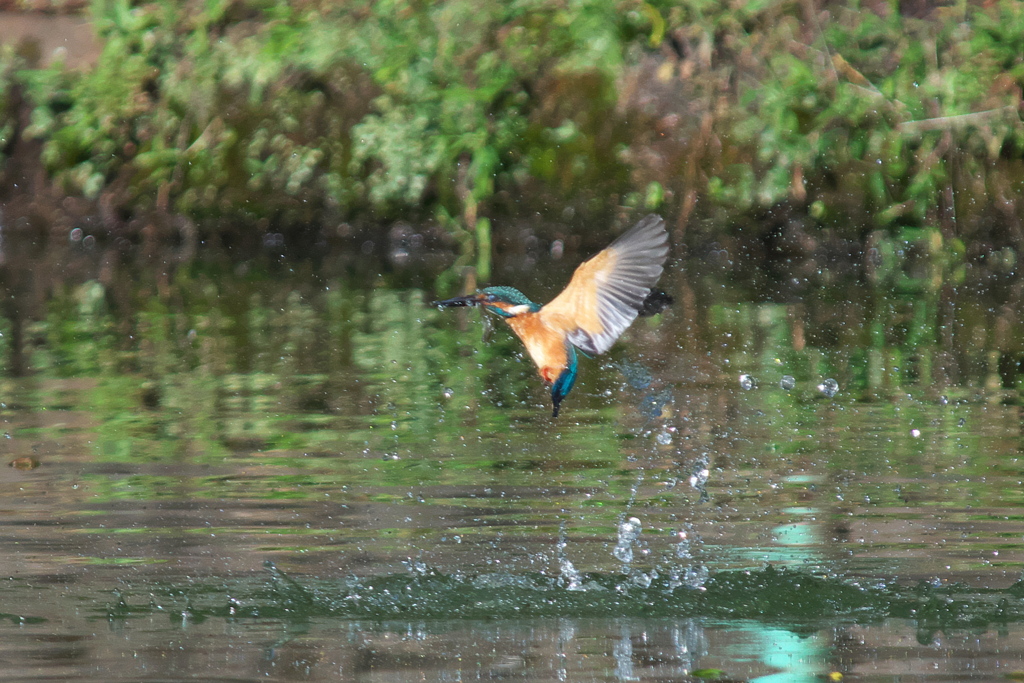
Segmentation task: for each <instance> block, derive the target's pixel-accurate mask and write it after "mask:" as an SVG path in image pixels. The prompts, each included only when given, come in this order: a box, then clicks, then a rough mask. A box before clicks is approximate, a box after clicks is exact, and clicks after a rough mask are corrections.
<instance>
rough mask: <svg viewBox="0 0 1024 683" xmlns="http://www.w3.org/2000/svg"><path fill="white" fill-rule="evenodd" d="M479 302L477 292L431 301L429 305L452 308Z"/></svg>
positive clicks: (475, 304) (473, 304)
mask: <svg viewBox="0 0 1024 683" xmlns="http://www.w3.org/2000/svg"><path fill="white" fill-rule="evenodd" d="M480 303H481V299H480V295H479V294H469V295H467V296H457V297H455V298H454V299H445V300H444V301H432V302H430V305H431V306H437V307H438V308H452V307H455V306H478V305H479V304H480Z"/></svg>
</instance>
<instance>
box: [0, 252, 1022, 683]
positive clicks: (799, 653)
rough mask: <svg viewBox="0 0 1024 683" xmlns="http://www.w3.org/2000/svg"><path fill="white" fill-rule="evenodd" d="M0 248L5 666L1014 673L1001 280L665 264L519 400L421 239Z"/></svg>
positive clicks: (1016, 519)
mask: <svg viewBox="0 0 1024 683" xmlns="http://www.w3.org/2000/svg"><path fill="white" fill-rule="evenodd" d="M4 246H5V249H6V250H7V251H6V252H5V257H6V262H5V271H4V273H3V280H2V282H0V288H2V292H3V294H4V303H3V304H2V306H0V334H2V336H0V357H2V358H3V360H4V371H3V375H2V379H0V395H2V396H0V432H2V434H3V438H2V439H0V454H2V457H3V459H4V464H7V463H11V464H12V466H11V467H3V468H0V501H2V503H0V505H2V506H3V516H2V521H0V547H2V553H0V576H2V577H7V580H6V581H5V582H3V585H0V616H2V617H3V619H2V620H0V632H2V633H3V636H4V637H3V639H2V641H3V643H4V644H3V645H2V646H0V647H2V648H3V651H2V654H0V658H2V659H3V660H4V661H5V662H6V663H8V664H9V665H10V667H11V668H10V669H9V671H11V672H12V673H10V674H7V676H8V677H11V678H13V679H24V678H31V677H50V678H51V679H52V678H58V679H75V678H78V679H90V678H92V679H96V680H111V679H115V678H122V679H133V678H134V679H137V678H142V677H146V676H150V675H160V676H164V677H167V676H171V677H179V678H184V677H209V676H214V675H225V674H226V673H227V672H230V674H231V675H232V676H237V677H239V678H240V679H243V680H247V679H256V678H261V679H266V678H268V677H269V678H287V679H299V680H321V679H322V680H335V679H336V678H337V677H338V676H339V675H340V676H342V677H366V678H371V677H372V678H379V679H381V680H404V679H406V678H408V679H410V680H411V679H416V680H423V679H424V677H426V678H427V679H430V680H459V679H465V678H486V679H490V678H501V677H519V678H526V679H529V680H547V679H551V680H555V679H557V680H574V679H580V678H584V679H587V680H605V679H608V680H638V679H645V680H646V679H657V680H690V678H688V677H692V676H694V675H695V672H702V673H703V674H705V678H710V679H712V680H714V679H716V678H717V679H721V680H748V679H752V678H756V677H762V678H759V679H758V680H820V679H821V677H822V676H825V675H827V674H829V673H832V672H841V673H843V674H844V675H846V676H855V675H858V674H860V675H863V676H864V677H876V678H879V679H882V678H884V677H886V676H890V677H895V676H903V677H904V678H903V680H917V679H918V678H921V679H923V678H930V679H942V678H944V679H946V680H963V678H962V677H963V676H965V675H966V674H965V673H964V671H966V670H967V668H968V664H969V665H970V666H972V667H974V669H973V671H976V672H985V675H988V674H991V673H992V672H995V671H997V670H998V671H1003V672H1006V671H1009V672H1011V673H1012V672H1013V671H1019V670H1022V669H1024V663H1022V649H1021V647H1020V645H1019V643H1020V642H1021V638H1020V636H1021V633H1020V623H1021V616H1020V615H1022V614H1024V605H1022V602H1021V597H1020V591H1019V590H1018V588H1017V587H1015V586H1014V584H1015V582H1016V581H1017V580H1018V579H1019V578H1020V574H1021V567H1022V564H1024V552H1022V546H1021V536H1022V534H1024V531H1022V528H1024V527H1022V525H1021V518H1022V515H1021V512H1020V511H1021V509H1022V508H1024V486H1022V480H1024V464H1022V463H1021V462H1020V459H1019V458H1020V456H1019V451H1020V449H1021V415H1020V404H1021V395H1020V385H1021V381H1022V379H1024V375H1022V373H1021V371H1020V361H1021V359H1022V358H1024V349H1022V348H1021V347H1022V342H1021V339H1022V334H1021V332H1022V330H1021V319H1020V311H1021V308H1020V305H1019V303H1020V302H1019V298H1020V296H1021V292H1022V291H1024V289H1022V288H1021V287H1020V283H1019V281H1018V280H1017V279H1016V278H1015V277H1014V276H1012V275H1007V274H1005V273H1004V274H999V273H992V272H981V271H980V269H979V270H978V271H976V272H975V271H971V272H967V273H966V274H964V273H961V274H960V275H959V276H958V277H960V278H961V279H960V284H958V285H957V286H955V287H954V286H952V285H944V284H942V283H943V281H944V277H942V274H941V273H939V276H938V277H936V276H935V273H933V272H931V271H930V270H928V271H926V272H924V273H923V274H915V273H913V272H895V271H893V270H892V268H890V271H888V274H887V273H886V272H882V271H883V269H882V268H880V267H879V268H875V269H874V270H872V272H871V273H870V274H869V275H870V276H869V277H865V278H863V279H858V278H856V277H853V276H843V277H840V276H839V275H836V276H835V277H834V278H833V283H832V284H831V285H829V284H828V282H829V281H830V280H829V275H828V272H829V271H828V270H827V269H820V270H819V279H820V282H815V283H811V282H807V281H804V282H802V283H801V282H797V283H795V284H794V283H793V282H791V281H789V280H786V279H784V278H783V279H777V280H766V279H764V278H766V277H767V276H766V275H764V274H763V272H762V271H760V270H758V271H757V272H753V273H744V272H742V271H740V272H737V271H736V270H734V269H733V268H732V267H730V266H729V264H728V261H727V260H723V259H721V258H716V259H703V258H694V259H691V260H689V261H687V262H686V263H685V264H680V266H681V265H685V270H684V269H683V268H682V267H676V268H674V269H673V271H674V272H671V273H669V274H668V277H667V278H666V282H665V284H666V287H667V289H668V290H669V293H670V294H671V295H672V296H673V298H674V299H675V301H676V304H675V305H674V306H673V307H672V308H671V309H669V310H668V311H666V312H665V313H664V314H663V315H661V316H658V317H655V318H653V319H643V320H640V321H639V322H638V323H637V324H636V325H635V326H634V328H633V329H631V331H630V332H629V333H627V335H626V338H625V340H624V341H623V342H622V343H620V344H619V345H618V346H616V348H615V349H614V350H613V351H612V353H611V354H610V355H609V356H608V357H607V359H605V358H602V359H594V360H586V359H584V360H582V361H581V362H584V363H587V364H588V367H587V369H586V372H584V373H583V374H582V377H581V380H580V384H579V386H578V388H577V390H576V391H575V392H574V393H573V394H572V395H571V396H570V397H569V399H567V401H566V403H565V404H564V406H563V413H562V416H561V417H560V418H559V419H558V420H552V419H551V418H550V413H549V411H548V410H547V409H546V408H545V400H546V396H545V392H544V390H543V388H542V387H541V386H539V384H538V382H537V381H536V379H535V376H534V374H533V371H532V368H531V367H530V364H529V362H528V360H524V359H523V358H522V356H521V348H520V347H519V345H518V344H517V343H516V341H515V340H514V339H512V338H511V335H509V334H508V333H507V332H506V331H504V330H496V331H495V333H494V334H493V335H492V338H491V339H490V340H489V341H487V342H485V341H483V339H482V334H483V330H482V325H481V323H480V319H479V317H478V312H473V311H459V312H457V314H455V315H447V316H441V315H439V314H438V312H437V311H435V310H433V309H431V308H430V307H428V306H427V305H426V303H425V302H427V301H430V300H431V299H433V298H434V294H435V293H434V292H433V291H430V290H431V283H432V281H433V278H434V276H436V275H437V271H436V269H432V268H430V267H425V266H424V265H423V262H422V261H419V262H418V261H416V260H415V259H411V260H408V261H406V262H405V265H404V266H402V267H397V266H393V265H392V266H387V267H385V268H383V270H382V271H381V272H379V273H378V271H377V269H376V267H374V266H372V264H369V263H367V262H365V261H364V262H362V263H360V262H358V261H353V260H350V259H347V258H346V257H344V256H334V255H330V254H327V255H323V256H321V257H320V258H318V259H317V260H316V261H315V262H314V261H303V260H297V261H294V262H282V261H280V260H278V259H276V258H272V257H271V256H269V255H267V254H263V255H256V256H254V257H252V258H249V259H240V258H238V257H237V256H236V257H234V258H232V259H228V258H225V257H224V256H223V255H220V254H211V255H208V256H207V257H206V258H204V259H202V260H200V261H199V262H197V263H195V264H191V265H188V266H184V265H174V264H167V263H164V262H162V261H161V260H160V259H159V258H156V260H152V259H151V260H149V261H148V262H147V261H146V259H145V258H142V257H138V258H136V257H135V256H133V255H129V256H127V257H126V256H124V255H123V254H120V253H115V252H104V251H103V250H102V249H100V248H98V247H95V245H93V246H92V247H90V248H86V247H84V246H83V244H82V243H81V242H70V241H69V243H68V246H67V249H66V250H65V251H61V250H54V249H52V248H51V249H49V250H47V251H45V252H43V251H41V250H38V251H37V250H35V249H34V248H33V247H31V245H21V246H19V245H18V244H17V243H11V242H9V241H8V242H5V245H4ZM19 249H20V251H19ZM513 265H514V270H515V271H516V272H517V273H518V276H517V277H518V278H519V279H520V280H521V281H533V280H536V282H537V284H536V287H535V288H533V289H534V291H531V292H529V293H530V294H533V295H536V297H537V298H538V299H543V294H544V293H545V292H551V291H553V289H554V287H555V286H556V285H557V283H559V282H564V280H565V277H566V273H565V272H550V271H551V270H552V269H556V268H555V265H554V264H550V263H545V262H543V261H541V262H540V263H539V265H537V266H536V267H535V270H526V271H524V270H523V265H522V264H521V263H518V262H516V263H514V264H504V265H503V264H501V263H499V264H497V268H498V269H499V270H500V269H501V268H503V267H504V268H506V269H512V268H513ZM568 267H571V264H564V265H561V266H559V268H561V269H562V271H564V269H565V268H568ZM556 270H557V269H556ZM843 272H845V271H843ZM972 278H973V279H972ZM524 289H530V288H529V287H525V286H524ZM267 561H271V562H273V563H274V566H275V567H277V568H278V569H274V570H268V569H267V568H265V567H264V563H265V562H267ZM765 567H771V568H773V570H772V571H774V569H780V570H785V573H783V574H778V573H767V574H766V573H765V570H764V568H765ZM744 572H746V573H744ZM743 576H746V577H748V578H747V580H741V579H740V578H738V577H743ZM780 576H781V577H782V579H780V578H779V577H780ZM783 579H784V580H783ZM919 582H921V583H920V584H919ZM851 591H852V592H851ZM812 597H813V598H814V599H811V598H812ZM819 598H820V599H819ZM481 620H483V621H481ZM126 661H128V662H130V666H129V665H126ZM226 662H230V663H229V664H225V663H226ZM933 664H934V665H935V667H936V668H932V665H933ZM961 667H963V668H961ZM772 676H774V678H772Z"/></svg>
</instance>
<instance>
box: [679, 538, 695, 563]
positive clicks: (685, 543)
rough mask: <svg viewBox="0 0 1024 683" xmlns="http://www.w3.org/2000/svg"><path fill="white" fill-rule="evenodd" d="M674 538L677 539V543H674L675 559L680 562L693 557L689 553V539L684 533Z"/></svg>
mask: <svg viewBox="0 0 1024 683" xmlns="http://www.w3.org/2000/svg"><path fill="white" fill-rule="evenodd" d="M676 536H677V537H678V538H679V543H676V557H678V558H679V559H680V560H688V559H690V558H691V557H693V553H691V552H690V539H689V537H688V536H687V535H686V532H685V531H680V532H679V533H678V534H676Z"/></svg>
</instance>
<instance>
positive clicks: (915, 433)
mask: <svg viewBox="0 0 1024 683" xmlns="http://www.w3.org/2000/svg"><path fill="white" fill-rule="evenodd" d="M910 435H911V436H912V437H914V438H915V439H916V438H917V437H919V436H921V430H920V429H911V430H910Z"/></svg>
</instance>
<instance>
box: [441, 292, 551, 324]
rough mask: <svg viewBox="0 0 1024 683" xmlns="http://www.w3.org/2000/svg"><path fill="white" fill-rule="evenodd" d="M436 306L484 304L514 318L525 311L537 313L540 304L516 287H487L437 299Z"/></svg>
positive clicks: (491, 309)
mask: <svg viewBox="0 0 1024 683" xmlns="http://www.w3.org/2000/svg"><path fill="white" fill-rule="evenodd" d="M434 305H435V306H439V307H442V308H446V307H449V306H483V307H484V308H486V309H487V310H488V311H490V312H491V313H496V314H497V315H500V316H501V317H503V318H514V317H516V316H517V315H522V314H523V313H536V312H537V311H539V310H540V304H535V303H533V302H532V301H530V300H529V299H527V298H526V295H525V294H523V293H522V292H520V291H519V290H518V289H516V288H515V287H485V288H484V289H482V290H480V291H479V292H476V293H474V294H468V295H466V296H457V297H455V298H454V299H445V300H444V301H435V302H434Z"/></svg>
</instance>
